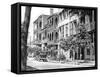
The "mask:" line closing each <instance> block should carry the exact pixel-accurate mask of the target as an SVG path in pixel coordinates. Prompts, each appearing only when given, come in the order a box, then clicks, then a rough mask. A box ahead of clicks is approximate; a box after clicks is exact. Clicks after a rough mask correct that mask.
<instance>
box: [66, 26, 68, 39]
mask: <svg viewBox="0 0 100 77" xmlns="http://www.w3.org/2000/svg"><path fill="white" fill-rule="evenodd" d="M67 36H68V27H66V37H67Z"/></svg>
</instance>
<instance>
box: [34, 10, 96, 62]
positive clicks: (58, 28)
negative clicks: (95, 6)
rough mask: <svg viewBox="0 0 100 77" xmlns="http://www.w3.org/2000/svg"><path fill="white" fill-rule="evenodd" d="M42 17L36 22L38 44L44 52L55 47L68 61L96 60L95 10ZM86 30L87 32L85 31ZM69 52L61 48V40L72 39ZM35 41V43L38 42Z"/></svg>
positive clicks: (64, 12)
mask: <svg viewBox="0 0 100 77" xmlns="http://www.w3.org/2000/svg"><path fill="white" fill-rule="evenodd" d="M50 12H51V13H50V15H49V16H48V15H41V16H39V18H38V19H37V20H36V21H35V22H34V26H35V27H36V30H35V31H34V35H35V39H36V40H37V41H38V42H37V43H36V44H37V45H39V46H41V48H42V50H45V49H46V48H49V49H50V48H52V47H55V49H56V50H57V52H58V57H59V55H60V54H64V55H65V57H66V59H68V60H94V59H95V50H94V49H95V40H94V38H95V37H94V34H95V21H94V11H93V10H80V9H63V10H62V11H61V12H59V13H53V9H51V10H50ZM84 29H85V30H84ZM70 37H73V38H74V39H73V40H71V41H74V43H75V44H74V45H73V42H72V43H70V44H71V46H70V48H69V49H68V50H64V49H62V48H61V47H60V40H61V39H66V40H67V39H70ZM36 40H35V42H36Z"/></svg>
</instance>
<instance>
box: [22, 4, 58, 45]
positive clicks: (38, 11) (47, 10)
mask: <svg viewBox="0 0 100 77" xmlns="http://www.w3.org/2000/svg"><path fill="white" fill-rule="evenodd" d="M53 10H54V13H56V12H58V11H59V9H58V8H53ZM41 14H45V15H50V8H44V7H32V9H31V17H30V24H29V30H28V32H29V34H28V41H27V42H28V43H29V42H30V41H33V38H34V37H33V28H34V27H33V26H34V25H33V22H34V21H35V20H36V19H37V18H38V17H39V16H40V15H41ZM24 15H25V6H22V7H21V18H22V19H21V23H22V22H23V21H24Z"/></svg>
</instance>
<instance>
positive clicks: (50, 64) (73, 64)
mask: <svg viewBox="0 0 100 77" xmlns="http://www.w3.org/2000/svg"><path fill="white" fill-rule="evenodd" d="M27 65H28V66H31V67H35V68H37V69H39V70H43V69H58V68H75V67H91V66H94V65H95V63H94V62H89V63H80V64H79V63H77V62H66V63H60V62H39V61H36V60H33V59H31V60H28V61H27Z"/></svg>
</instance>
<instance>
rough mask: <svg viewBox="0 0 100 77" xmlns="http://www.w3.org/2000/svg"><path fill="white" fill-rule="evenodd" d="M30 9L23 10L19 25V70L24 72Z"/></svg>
mask: <svg viewBox="0 0 100 77" xmlns="http://www.w3.org/2000/svg"><path fill="white" fill-rule="evenodd" d="M30 13H31V7H29V6H27V7H26V8H25V17H24V22H23V23H22V25H21V70H26V61H27V36H28V28H29V22H30Z"/></svg>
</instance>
